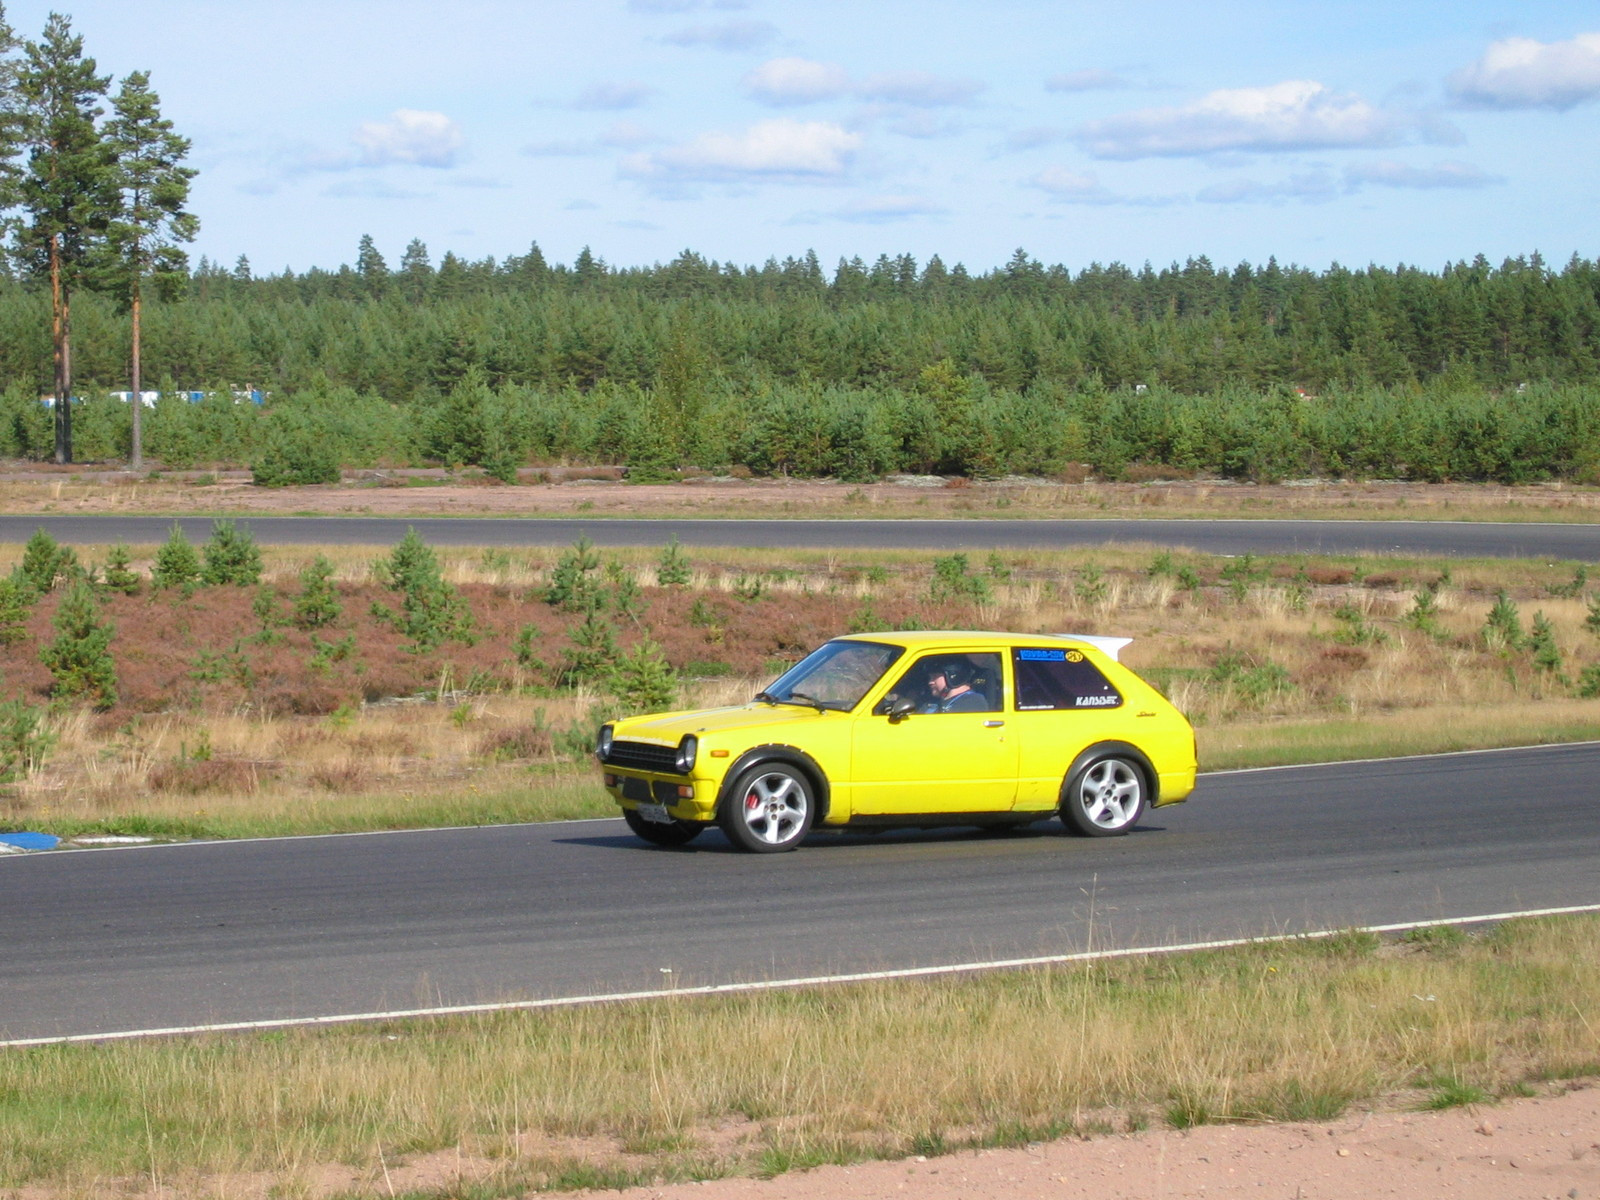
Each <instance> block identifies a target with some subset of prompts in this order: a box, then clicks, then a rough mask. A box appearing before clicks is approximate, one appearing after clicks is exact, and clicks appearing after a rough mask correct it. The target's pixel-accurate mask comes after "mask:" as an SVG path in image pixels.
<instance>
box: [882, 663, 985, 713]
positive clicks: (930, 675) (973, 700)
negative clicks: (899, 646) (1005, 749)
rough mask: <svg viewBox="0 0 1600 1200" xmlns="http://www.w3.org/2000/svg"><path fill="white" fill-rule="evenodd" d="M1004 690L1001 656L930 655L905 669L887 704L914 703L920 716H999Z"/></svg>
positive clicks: (886, 700) (887, 699) (886, 701)
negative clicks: (901, 701)
mask: <svg viewBox="0 0 1600 1200" xmlns="http://www.w3.org/2000/svg"><path fill="white" fill-rule="evenodd" d="M1002 687H1003V684H1002V681H1001V676H1000V656H999V655H998V654H929V655H925V656H924V657H922V658H919V659H918V660H917V661H916V662H914V663H912V664H911V666H909V667H908V668H906V672H905V674H904V675H902V676H900V678H899V680H897V681H896V683H895V685H894V687H893V689H892V690H891V691H890V693H889V696H888V698H886V699H885V702H884V703H885V704H888V703H891V702H892V701H893V700H894V699H896V698H898V699H904V700H911V701H912V702H914V703H915V704H916V706H917V707H916V711H917V712H919V713H946V712H999V711H1000V710H1001V709H1002V708H1004V707H1005V703H1004V700H1003V697H1002Z"/></svg>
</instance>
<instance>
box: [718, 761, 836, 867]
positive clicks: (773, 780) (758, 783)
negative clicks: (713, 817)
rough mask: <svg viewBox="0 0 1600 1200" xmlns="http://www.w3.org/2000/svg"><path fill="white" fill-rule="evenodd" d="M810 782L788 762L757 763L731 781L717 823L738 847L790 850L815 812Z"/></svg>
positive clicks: (807, 827) (759, 850)
mask: <svg viewBox="0 0 1600 1200" xmlns="http://www.w3.org/2000/svg"><path fill="white" fill-rule="evenodd" d="M811 793H812V787H811V781H810V780H809V779H807V778H806V776H805V773H804V772H802V771H801V770H800V769H799V768H798V767H791V766H790V765H789V764H788V763H781V762H768V763H758V764H757V765H756V766H753V767H751V768H750V769H749V770H747V771H745V772H744V773H742V774H741V775H740V776H739V778H738V779H737V780H735V781H734V785H733V787H732V789H730V790H729V792H728V797H727V799H726V800H725V801H724V802H723V805H722V811H721V813H719V814H718V817H717V823H718V824H719V825H720V826H721V827H722V832H723V833H725V834H727V835H728V840H729V841H730V842H732V843H733V844H734V845H735V846H737V847H738V848H739V849H741V850H752V851H755V852H756V853H758V854H771V853H774V852H776V851H779V850H793V849H794V848H795V847H796V846H798V845H799V844H800V842H801V839H803V838H804V837H805V836H806V834H807V833H808V832H809V831H810V829H811V821H812V818H813V817H814V816H815V815H816V803H815V801H814V800H813V798H812V794H811Z"/></svg>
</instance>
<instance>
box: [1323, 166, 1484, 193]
mask: <svg viewBox="0 0 1600 1200" xmlns="http://www.w3.org/2000/svg"><path fill="white" fill-rule="evenodd" d="M1344 177H1345V180H1346V181H1347V182H1348V183H1349V184H1350V185H1351V186H1352V187H1357V186H1360V185H1361V184H1366V183H1372V184H1377V185H1379V186H1380V187H1396V188H1424V189H1432V188H1480V187H1490V186H1492V185H1494V184H1497V183H1504V182H1505V179H1504V178H1503V177H1502V176H1499V175H1490V174H1488V173H1487V172H1486V171H1484V170H1482V169H1481V168H1479V167H1475V166H1473V165H1472V164H1471V163H1464V162H1441V163H1435V164H1434V165H1433V166H1431V167H1413V166H1410V165H1409V164H1407V163H1398V162H1388V161H1385V162H1374V163H1363V164H1361V165H1359V166H1353V167H1347V168H1346V169H1345V173H1344Z"/></svg>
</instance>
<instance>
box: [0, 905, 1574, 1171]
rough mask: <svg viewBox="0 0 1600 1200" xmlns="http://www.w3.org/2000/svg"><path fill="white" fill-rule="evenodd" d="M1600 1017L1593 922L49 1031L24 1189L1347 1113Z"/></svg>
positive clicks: (29, 1111) (1545, 1061)
mask: <svg viewBox="0 0 1600 1200" xmlns="http://www.w3.org/2000/svg"><path fill="white" fill-rule="evenodd" d="M1597 1026H1600V920H1596V919H1594V918H1567V919H1564V920H1559V921H1557V920H1545V921H1527V922H1515V923H1512V924H1508V925H1505V926H1502V927H1500V928H1498V929H1496V930H1494V931H1492V932H1490V933H1487V934H1484V935H1482V936H1474V937H1466V936H1463V935H1461V934H1460V933H1458V932H1456V931H1452V930H1444V931H1435V934H1434V935H1433V936H1429V935H1428V933H1427V932H1426V931H1424V933H1423V934H1422V935H1421V936H1417V937H1414V938H1412V939H1410V940H1408V941H1405V942H1401V943H1391V944H1386V945H1380V944H1379V943H1378V941H1377V939H1376V938H1372V937H1370V935H1360V934H1350V935H1345V936H1342V937H1340V938H1335V939H1330V940H1328V941H1322V942H1288V943H1282V944H1276V945H1271V946H1261V947H1254V948H1248V949H1242V950H1235V951H1226V952H1214V953H1208V954H1191V955H1184V956H1176V957H1170V958H1152V959H1146V960H1122V961H1114V962H1108V963H1102V964H1096V965H1093V966H1074V967H1070V968H1056V969H1051V970H1031V971H1025V972H1015V973H1006V974H996V975H991V976H986V977H981V978H966V979H947V980H939V981H932V982H929V981H921V982H915V983H910V982H890V983H878V984H871V985H857V986H849V987H839V988H833V989H825V990H812V991H796V992H786V993H773V994H766V995H760V996H735V997H720V998H701V997H685V998H683V999H680V1000H675V1001H661V1002H640V1003H629V1004H619V1005H616V1006H609V1007H598V1008H580V1009H569V1010H554V1011H543V1012H538V1013H520V1014H503V1015H496V1016H489V1017H479V1018H471V1019H465V1018H461V1019H448V1020H434V1021H427V1022H413V1023H408V1024H401V1025H374V1026H364V1027H352V1028H343V1029H337V1030H324V1031H318V1032H292V1033H272V1034H262V1035H255V1036H239V1037H213V1038H203V1039H192V1040H183V1041H169V1042H146V1043H122V1044H114V1045H102V1046H54V1047H43V1048H36V1049H32V1050H27V1051H10V1052H7V1053H6V1054H4V1055H3V1056H0V1123H3V1125H4V1127H5V1128H6V1131H7V1136H6V1137H5V1138H4V1139H3V1140H0V1187H12V1188H18V1187H29V1186H43V1185H49V1186H51V1187H54V1188H59V1189H61V1190H62V1191H67V1192H72V1193H74V1194H80V1193H81V1194H84V1195H92V1194H106V1193H109V1192H113V1191H116V1190H117V1189H119V1188H122V1187H125V1186H133V1187H142V1186H148V1185H150V1184H165V1185H166V1186H169V1187H173V1188H175V1189H176V1190H177V1192H178V1193H179V1194H183V1195H192V1196H202V1195H240V1194H265V1192H264V1191H263V1189H266V1188H269V1187H270V1188H273V1189H276V1190H275V1192H274V1193H273V1194H291V1195H293V1194H300V1195H313V1194H318V1193H319V1192H325V1191H326V1189H325V1188H324V1187H321V1186H319V1184H318V1181H319V1180H322V1181H326V1180H327V1179H329V1178H334V1179H336V1180H337V1181H338V1183H339V1188H338V1191H339V1194H341V1195H353V1196H377V1195H384V1194H391V1193H389V1191H388V1189H389V1188H391V1187H392V1186H393V1183H394V1177H393V1175H392V1174H390V1172H394V1171H401V1170H404V1169H406V1163H407V1160H408V1159H410V1160H413V1161H415V1160H419V1159H423V1158H426V1157H427V1156H429V1155H437V1154H438V1153H440V1152H444V1153H446V1154H451V1153H453V1154H455V1155H456V1159H455V1161H456V1163H457V1167H458V1177H457V1179H456V1180H454V1181H453V1182H451V1183H450V1184H448V1185H447V1186H436V1187H435V1188H433V1189H429V1190H428V1191H427V1192H425V1193H422V1194H433V1195H446V1194H448V1195H459V1194H463V1192H465V1191H466V1190H467V1187H468V1186H470V1187H472V1188H475V1189H477V1190H475V1191H473V1192H471V1194H475V1195H509V1194H520V1190H521V1189H523V1188H526V1187H533V1186H540V1185H550V1184H567V1185H571V1184H573V1183H574V1182H578V1183H582V1182H583V1181H584V1180H585V1179H587V1180H588V1182H589V1183H590V1184H591V1185H592V1184H596V1183H600V1182H604V1181H606V1180H609V1181H611V1182H612V1183H615V1182H618V1181H622V1180H627V1179H642V1180H648V1179H650V1178H652V1177H661V1176H666V1177H682V1176H715V1175H722V1174H729V1173H744V1172H762V1173H770V1172H776V1171H780V1170H784V1169H787V1168H790V1167H794V1166H804V1165H809V1164H813V1163H816V1162H821V1161H830V1160H832V1161H837V1160H848V1159H851V1158H860V1157H867V1156H875V1155H896V1154H906V1153H913V1152H923V1153H937V1152H939V1151H941V1150H948V1149H953V1148H955V1147H958V1146H961V1145H974V1144H978V1145H981V1144H996V1143H1012V1144H1015V1143H1019V1142H1022V1141H1027V1140H1031V1139H1034V1138H1038V1137H1046V1136H1059V1135H1060V1134H1063V1133H1066V1132H1072V1131H1077V1132H1090V1131H1095V1130H1106V1129H1113V1128H1128V1127H1142V1126H1143V1125H1145V1124H1147V1123H1152V1122H1161V1121H1165V1122H1168V1123H1170V1124H1174V1125H1179V1126H1186V1125H1192V1124H1197V1123H1203V1122H1207V1121H1226V1120H1274V1121H1277V1120H1316V1119H1326V1118H1329V1117H1332V1116H1336V1115H1338V1114H1339V1113H1340V1112H1342V1111H1344V1110H1345V1109H1346V1108H1347V1107H1349V1106H1351V1105H1358V1104H1368V1103H1375V1102H1383V1101H1386V1102H1388V1103H1402V1104H1418V1103H1429V1102H1437V1103H1442V1102H1445V1101H1446V1099H1447V1098H1448V1097H1449V1096H1452V1095H1458V1094H1462V1093H1464V1092H1465V1093H1470V1094H1479V1093H1482V1094H1487V1095H1490V1096H1492V1095H1496V1094H1507V1093H1510V1092H1516V1091H1519V1090H1520V1091H1522V1092H1523V1094H1527V1092H1526V1090H1527V1089H1528V1088H1529V1087H1531V1086H1533V1085H1539V1084H1542V1083H1544V1081H1548V1080H1560V1079H1566V1078H1572V1077H1576V1076H1581V1075H1585V1074H1593V1073H1595V1072H1597V1071H1600V1047H1597V1044H1596V1040H1595V1029H1596V1028H1597ZM1473 1089H1476V1091H1473ZM584 1172H588V1173H589V1174H588V1175H587V1176H585V1174H584ZM252 1173H261V1174H259V1175H253V1174H252ZM251 1181H253V1183H252V1182H251ZM75 1190H78V1191H76V1192H75ZM413 1194H418V1193H413Z"/></svg>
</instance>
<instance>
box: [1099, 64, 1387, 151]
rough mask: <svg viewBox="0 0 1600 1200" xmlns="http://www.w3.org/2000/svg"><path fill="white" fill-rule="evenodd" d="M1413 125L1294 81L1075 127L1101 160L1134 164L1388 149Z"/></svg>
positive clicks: (1215, 94)
mask: <svg viewBox="0 0 1600 1200" xmlns="http://www.w3.org/2000/svg"><path fill="white" fill-rule="evenodd" d="M1415 124H1416V120H1415V118H1413V117H1409V116H1405V115H1403V114H1399V113H1395V112H1390V111H1388V110H1385V109H1381V108H1377V107H1375V106H1374V105H1372V104H1369V103H1368V102H1367V101H1366V100H1363V99H1362V98H1361V97H1360V96H1353V95H1349V94H1346V93H1341V92H1334V91H1330V90H1329V89H1328V88H1326V87H1324V86H1323V85H1322V84H1320V83H1315V82H1313V81H1311V80H1308V79H1293V80H1288V81H1286V82H1284V83H1276V84H1272V85H1270V86H1268V87H1256V88H1226V89H1222V90H1220V91H1215V92H1210V93H1208V94H1207V95H1204V96H1202V97H1200V98H1199V99H1198V100H1194V101H1192V102H1190V103H1188V104H1185V105H1180V106H1172V107H1163V108H1145V109H1139V110H1137V111H1135V112H1128V113H1122V114H1120V115H1118V116H1114V117H1108V118H1106V119H1105V120H1102V121H1091V122H1089V123H1088V124H1086V125H1084V126H1082V127H1081V128H1080V129H1079V130H1078V139H1079V141H1080V142H1082V144H1083V145H1084V147H1085V148H1086V149H1087V150H1088V151H1089V153H1091V154H1093V155H1094V156H1095V157H1096V158H1116V159H1131V158H1149V157H1156V156H1178V155H1201V154H1215V153H1218V152H1222V151H1253V152H1274V151H1283V150H1313V149H1317V150H1323V149H1336V148H1342V147H1358V146H1369V147H1370V146H1384V145H1390V144H1392V143H1393V142H1395V141H1398V140H1399V138H1400V136H1401V134H1402V133H1403V132H1405V131H1406V129H1407V128H1409V127H1410V126H1412V125H1415Z"/></svg>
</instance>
